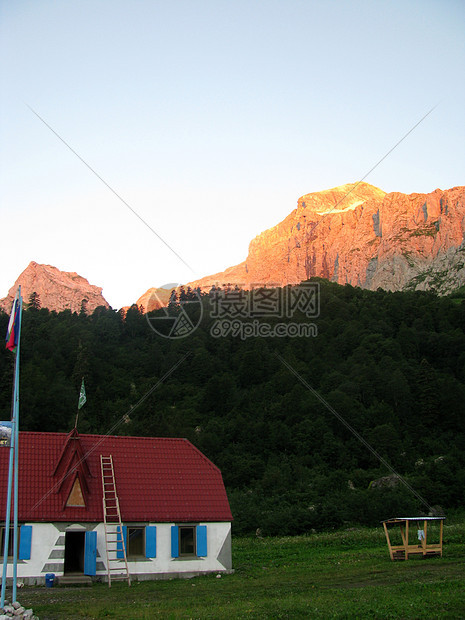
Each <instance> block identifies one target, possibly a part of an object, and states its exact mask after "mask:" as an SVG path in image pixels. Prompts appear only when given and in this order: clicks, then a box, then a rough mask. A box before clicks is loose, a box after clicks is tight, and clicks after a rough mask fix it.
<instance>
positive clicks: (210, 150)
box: [0, 0, 465, 308]
mask: <svg viewBox="0 0 465 620" xmlns="http://www.w3.org/2000/svg"><path fill="white" fill-rule="evenodd" d="M464 32H465V3H464V2H462V0H456V1H454V0H435V1H432V0H430V1H428V0H422V1H412V0H404V1H397V0H389V1H383V0H381V1H358V0H356V1H342V0H333V1H326V2H323V1H321V2H316V1H311V0H308V1H297V0H287V1H284V0H275V1H272V0H270V1H255V0H249V1H241V0H236V1H228V2H226V1H224V0H214V1H213V0H211V1H195V0H192V1H186V0H184V1H181V0H169V1H168V0H164V1H163V2H162V1H158V0H153V1H131V2H129V1H125V2H123V1H118V0H111V1H110V0H101V1H99V0H93V1H86V0H80V1H79V2H75V1H74V2H71V1H68V0H61V1H60V2H55V1H44V0H34V1H29V2H27V1H24V0H17V1H16V2H7V1H5V0H3V1H1V0H0V79H1V86H2V88H1V97H0V201H1V202H0V226H1V229H2V232H3V234H2V239H3V241H2V244H1V248H0V264H1V270H0V297H3V296H4V295H6V293H7V291H8V288H9V287H10V286H11V285H12V284H13V282H14V280H15V279H16V277H17V276H18V275H19V273H20V272H21V271H22V270H23V269H24V268H25V267H26V266H27V264H28V263H29V261H30V260H35V261H37V262H41V263H48V264H52V265H55V266H56V267H58V268H59V269H62V270H65V271H77V272H78V273H79V274H80V275H82V276H84V277H86V278H87V279H88V280H89V281H90V282H91V283H92V284H97V285H99V286H103V288H104V290H103V294H104V296H105V297H106V299H107V300H108V301H109V302H110V304H111V305H112V306H113V307H115V308H118V307H120V306H122V305H127V304H130V303H132V302H134V301H135V300H136V299H137V298H138V297H139V296H140V295H141V294H142V293H144V292H145V290H146V289H147V288H149V287H150V286H159V285H162V284H164V283H166V282H175V281H178V282H186V281H189V280H193V279H195V278H198V277H201V276H203V275H208V274H210V273H214V272H216V271H220V270H222V269H224V268H226V267H228V266H230V265H233V264H236V263H238V262H240V261H242V260H243V259H244V258H245V257H246V255H247V247H248V243H249V241H250V240H251V239H252V238H253V237H254V236H255V235H257V234H258V233H260V232H261V231H262V230H264V229H266V228H269V227H270V226H273V225H275V224H277V223H278V222H279V221H281V220H282V219H283V218H284V217H285V216H286V215H287V214H288V213H290V211H292V209H294V208H295V206H296V202H297V199H298V198H299V196H301V195H302V194H305V193H308V192H311V191H318V190H322V189H327V188H329V187H334V186H337V185H342V184H344V183H349V182H355V181H357V180H359V179H360V178H361V177H362V176H363V175H364V174H365V173H366V172H367V171H368V170H369V169H370V168H371V167H372V166H373V165H374V164H375V163H376V162H377V161H378V160H379V159H380V158H381V157H383V155H384V154H385V153H386V152H387V151H388V150H389V149H390V148H391V147H392V146H393V145H394V144H395V143H396V142H397V141H398V140H399V139H400V138H401V137H402V136H403V135H404V134H405V133H406V132H407V131H408V130H409V129H410V128H411V127H412V126H413V125H415V123H416V122H418V120H419V119H420V118H421V117H422V116H423V115H424V114H426V113H427V112H428V110H430V109H431V108H432V107H433V106H434V105H436V104H439V105H438V107H437V108H436V109H435V110H434V111H433V112H432V113H431V114H430V115H429V116H428V117H427V118H426V119H425V120H424V121H423V122H422V123H421V124H420V126H419V127H418V128H417V129H415V131H414V132H413V133H412V134H411V135H410V136H408V138H406V140H405V141H404V142H403V143H402V144H401V145H400V146H399V147H398V148H397V149H396V150H395V151H394V152H393V153H392V154H391V155H390V156H389V157H388V158H387V159H386V160H385V161H384V162H383V163H382V164H380V166H379V167H378V168H377V169H376V170H375V171H374V172H373V173H372V174H371V175H370V176H369V177H368V178H367V179H366V180H367V182H370V183H372V184H373V185H376V186H378V187H381V188H382V189H383V190H385V191H401V192H406V193H411V192H430V191H432V190H434V189H436V188H437V187H440V188H442V189H448V188H449V187H453V186H456V185H465V175H464V169H465V166H464V146H463V145H464V144H465V120H464V110H465V105H464V102H465V79H464V77H465V75H464V74H465V71H464V70H465V37H464V35H463V33H464ZM27 105H29V106H31V107H32V108H33V109H34V110H35V111H36V112H37V113H38V114H39V115H40V116H41V117H42V118H44V120H46V121H47V123H49V124H50V125H51V126H52V127H53V129H54V130H55V131H56V132H57V133H58V134H59V135H60V136H61V137H62V138H63V139H64V140H65V141H66V142H68V144H70V146H72V147H73V148H74V149H75V150H76V151H77V152H78V153H79V154H80V156H81V157H82V158H83V159H84V160H86V162H87V163H88V164H89V165H90V166H92V167H93V168H94V169H95V170H96V171H97V172H98V174H99V175H101V176H102V177H103V178H104V179H105V180H106V181H107V182H108V183H109V185H111V186H112V187H113V189H114V190H115V191H116V192H117V193H118V194H120V195H121V196H122V197H123V198H124V199H125V200H126V201H127V202H128V203H129V204H130V205H131V206H132V208H133V209H134V210H135V211H137V212H138V213H139V214H140V216H141V217H142V218H143V219H145V220H146V221H147V222H148V223H149V224H150V226H151V227H152V228H154V229H155V230H156V231H157V232H158V233H159V234H160V235H161V236H162V237H163V238H164V239H165V240H166V242H167V243H168V244H169V245H170V246H172V247H173V248H174V250H176V252H177V253H178V254H180V255H181V256H182V258H183V259H184V260H185V261H186V262H187V263H188V264H189V265H190V266H191V267H192V271H191V270H190V269H188V268H187V267H186V266H185V265H183V263H182V262H181V261H180V260H179V259H178V258H176V256H174V255H173V254H172V253H171V252H170V251H169V249H167V248H166V246H164V245H163V244H162V243H161V242H160V241H159V240H158V239H157V238H156V237H155V236H154V235H153V233H151V232H150V231H149V230H148V229H147V228H146V227H145V226H144V225H143V224H142V223H141V222H140V221H139V220H138V219H137V218H136V217H135V216H134V215H133V214H132V213H131V212H130V211H129V210H128V209H127V207H125V206H124V205H123V204H121V203H120V202H119V201H118V199H117V198H116V197H115V196H114V195H113V194H111V192H109V190H108V189H107V188H106V187H105V186H104V185H103V184H102V183H101V182H100V181H99V180H98V179H97V178H96V177H95V176H93V175H92V173H91V172H90V171H89V170H88V169H87V168H86V167H85V166H84V165H83V164H82V163H81V162H80V161H79V160H78V159H77V158H76V157H75V155H73V154H72V153H71V152H70V151H69V150H68V149H67V148H66V147H65V146H64V145H63V144H62V143H61V142H60V141H59V140H58V139H57V138H56V137H55V136H54V135H53V133H52V132H51V131H50V130H49V129H47V128H46V127H45V126H44V125H43V123H41V121H40V120H39V119H38V118H37V117H36V116H35V115H34V114H33V113H32V112H31V111H30V110H29V109H28V107H27ZM7 231H9V232H10V234H7ZM12 231H15V234H11V232H12Z"/></svg>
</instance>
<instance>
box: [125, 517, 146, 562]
mask: <svg viewBox="0 0 465 620" xmlns="http://www.w3.org/2000/svg"><path fill="white" fill-rule="evenodd" d="M126 527H127V530H126V545H127V548H126V557H127V559H128V560H139V559H142V558H144V559H145V557H146V555H145V545H146V539H145V534H146V532H145V526H144V525H127V526H126ZM134 530H137V531H140V532H142V548H141V551H140V553H133V552H132V551H131V546H130V545H131V531H134Z"/></svg>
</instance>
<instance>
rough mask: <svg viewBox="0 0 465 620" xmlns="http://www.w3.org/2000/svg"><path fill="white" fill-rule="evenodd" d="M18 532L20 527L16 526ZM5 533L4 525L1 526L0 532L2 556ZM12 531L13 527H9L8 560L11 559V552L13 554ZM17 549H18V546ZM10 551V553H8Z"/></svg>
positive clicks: (0, 551)
mask: <svg viewBox="0 0 465 620" xmlns="http://www.w3.org/2000/svg"><path fill="white" fill-rule="evenodd" d="M18 530H19V531H20V526H19V525H18ZM5 531H6V525H5V524H3V525H2V526H1V532H0V544H1V549H0V553H1V554H2V556H3V549H4V548H5ZM14 531H15V528H14V526H13V525H10V535H9V538H8V558H13V552H14ZM18 549H19V544H18ZM10 550H11V553H10Z"/></svg>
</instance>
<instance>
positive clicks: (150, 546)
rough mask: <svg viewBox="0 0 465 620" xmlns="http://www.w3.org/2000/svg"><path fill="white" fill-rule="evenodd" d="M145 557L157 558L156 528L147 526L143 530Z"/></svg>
mask: <svg viewBox="0 0 465 620" xmlns="http://www.w3.org/2000/svg"><path fill="white" fill-rule="evenodd" d="M145 557H146V558H156V557H157V526H156V525H147V527H146V528H145Z"/></svg>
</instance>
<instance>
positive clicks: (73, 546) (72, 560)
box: [65, 532, 86, 573]
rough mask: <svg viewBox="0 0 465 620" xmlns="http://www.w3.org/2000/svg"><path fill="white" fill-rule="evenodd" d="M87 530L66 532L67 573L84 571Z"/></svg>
mask: <svg viewBox="0 0 465 620" xmlns="http://www.w3.org/2000/svg"><path fill="white" fill-rule="evenodd" d="M85 538H86V533H85V532H66V534H65V573H83V572H84V545H85Z"/></svg>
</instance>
